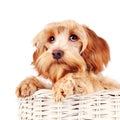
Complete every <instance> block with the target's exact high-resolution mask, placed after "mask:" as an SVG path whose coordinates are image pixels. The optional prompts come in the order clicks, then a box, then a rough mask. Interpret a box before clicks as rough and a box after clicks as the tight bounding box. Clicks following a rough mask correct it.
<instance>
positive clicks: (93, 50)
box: [33, 20, 110, 82]
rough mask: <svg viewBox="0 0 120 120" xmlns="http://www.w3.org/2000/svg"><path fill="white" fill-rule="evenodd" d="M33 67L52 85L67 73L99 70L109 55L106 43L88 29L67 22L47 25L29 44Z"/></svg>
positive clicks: (96, 71)
mask: <svg viewBox="0 0 120 120" xmlns="http://www.w3.org/2000/svg"><path fill="white" fill-rule="evenodd" d="M33 44H34V46H35V47H36V48H37V49H36V51H35V52H34V54H33V64H34V66H35V68H36V69H37V71H38V73H39V75H43V76H44V77H48V78H50V79H52V80H53V82H55V81H56V80H57V79H59V78H61V77H62V76H64V75H65V74H67V73H70V72H71V73H72V72H84V71H88V72H94V73H95V74H97V73H99V72H100V71H102V70H103V68H104V66H106V65H107V63H108V61H109V59H110V54H109V47H108V45H107V43H106V41H105V40H104V39H102V38H100V37H99V36H97V35H96V33H95V32H93V31H92V30H91V29H89V28H88V27H86V26H83V25H80V24H78V23H76V22H75V21H71V20H67V21H62V22H56V23H50V24H48V25H47V26H46V27H45V28H44V29H43V30H42V31H41V32H40V33H39V34H38V35H37V36H36V37H35V39H34V40H33Z"/></svg>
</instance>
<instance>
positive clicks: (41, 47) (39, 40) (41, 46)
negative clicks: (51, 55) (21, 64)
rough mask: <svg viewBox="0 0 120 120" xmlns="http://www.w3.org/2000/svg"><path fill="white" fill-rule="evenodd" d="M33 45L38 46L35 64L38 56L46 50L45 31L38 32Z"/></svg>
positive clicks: (34, 55)
mask: <svg viewBox="0 0 120 120" xmlns="http://www.w3.org/2000/svg"><path fill="white" fill-rule="evenodd" d="M33 46H35V47H36V50H35V52H34V53H33V64H34V63H35V62H36V60H37V58H38V57H39V56H40V55H41V54H42V53H43V52H44V51H46V49H47V48H46V47H45V40H44V34H43V32H40V33H38V34H37V35H36V36H35V38H34V39H33Z"/></svg>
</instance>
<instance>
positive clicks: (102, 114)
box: [18, 89, 120, 120]
mask: <svg viewBox="0 0 120 120" xmlns="http://www.w3.org/2000/svg"><path fill="white" fill-rule="evenodd" d="M18 103H19V111H18V115H19V120H120V90H119V91H101V92H97V93H94V94H91V95H86V96H82V95H72V96H70V97H69V98H67V99H65V100H64V101H63V102H62V103H55V102H54V100H53V98H52V91H51V90H44V89H43V90H39V91H37V92H36V93H35V94H34V95H32V96H30V97H27V98H25V99H19V100H18Z"/></svg>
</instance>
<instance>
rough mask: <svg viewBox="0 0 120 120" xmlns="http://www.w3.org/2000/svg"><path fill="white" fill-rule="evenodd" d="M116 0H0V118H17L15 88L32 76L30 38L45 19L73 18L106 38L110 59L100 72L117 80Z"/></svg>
mask: <svg viewBox="0 0 120 120" xmlns="http://www.w3.org/2000/svg"><path fill="white" fill-rule="evenodd" d="M119 2H120V1H119V0H83V1H82V0H14V1H13V0H1V1H0V119H1V120H17V119H18V117H17V107H18V106H17V98H16V96H15V88H16V86H17V85H18V83H19V82H20V81H22V80H23V79H24V78H25V77H27V76H29V75H32V72H33V69H32V67H31V65H30V64H31V62H32V53H33V50H34V48H33V46H32V39H33V38H34V36H35V35H36V34H37V33H38V32H39V31H40V30H41V29H42V28H43V27H44V26H45V25H46V24H47V23H49V22H54V21H60V20H65V19H74V20H76V21H77V22H79V23H81V24H86V25H87V26H89V27H90V28H91V29H93V30H94V31H95V32H96V33H97V34H98V35H99V36H101V37H103V38H105V39H106V41H107V42H108V44H109V46H110V50H111V61H110V62H109V65H108V67H107V69H106V70H105V72H104V75H105V76H109V77H111V78H113V79H115V80H117V81H119V82H120V70H119V68H120V3H119Z"/></svg>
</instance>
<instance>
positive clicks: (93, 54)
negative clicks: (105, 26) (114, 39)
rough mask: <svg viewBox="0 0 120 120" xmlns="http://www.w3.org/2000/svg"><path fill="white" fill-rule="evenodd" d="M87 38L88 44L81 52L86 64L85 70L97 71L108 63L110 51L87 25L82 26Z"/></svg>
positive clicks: (103, 41)
mask: <svg viewBox="0 0 120 120" xmlns="http://www.w3.org/2000/svg"><path fill="white" fill-rule="evenodd" d="M83 27H84V29H85V32H86V34H87V38H88V44H87V47H86V48H85V50H84V51H83V53H82V57H83V58H84V60H85V62H86V64H87V70H88V71H92V72H94V73H96V74H97V73H99V72H101V71H102V70H103V68H104V67H105V66H106V65H107V64H108V61H109V60H110V51H109V46H108V44H107V42H106V41H105V40H104V39H103V38H101V37H99V36H97V35H96V33H95V32H94V31H92V30H91V29H89V28H88V27H87V26H83Z"/></svg>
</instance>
